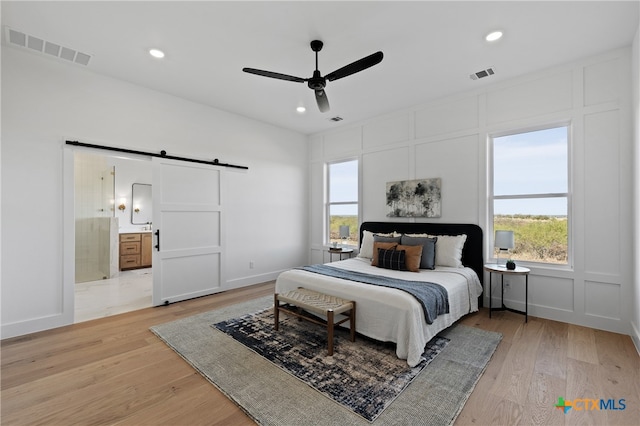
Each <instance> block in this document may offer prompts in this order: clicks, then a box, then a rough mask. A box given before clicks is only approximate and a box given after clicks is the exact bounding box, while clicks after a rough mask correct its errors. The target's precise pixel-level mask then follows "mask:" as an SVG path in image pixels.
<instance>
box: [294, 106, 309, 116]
mask: <svg viewBox="0 0 640 426" xmlns="http://www.w3.org/2000/svg"><path fill="white" fill-rule="evenodd" d="M306 110H307V109H306V108H305V107H303V106H299V107H298V108H296V111H298V112H299V113H300V114H302V113H303V112H305V111H306Z"/></svg>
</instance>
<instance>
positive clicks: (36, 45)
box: [4, 27, 91, 66]
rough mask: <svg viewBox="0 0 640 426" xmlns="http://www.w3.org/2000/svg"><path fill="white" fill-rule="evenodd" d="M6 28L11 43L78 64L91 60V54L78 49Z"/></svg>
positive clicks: (8, 41)
mask: <svg viewBox="0 0 640 426" xmlns="http://www.w3.org/2000/svg"><path fill="white" fill-rule="evenodd" d="M4 28H5V36H6V37H5V40H7V43H8V44H9V45H12V46H18V47H22V48H25V49H28V50H31V51H32V52H39V53H42V54H46V55H50V56H55V57H56V58H60V59H64V60H66V61H69V62H73V63H76V64H80V65H85V66H86V65H89V61H90V60H91V55H89V54H86V53H82V52H78V51H77V50H74V49H70V48H68V47H64V46H61V45H59V44H56V43H52V42H50V41H46V40H43V39H41V38H38V37H34V36H32V35H29V34H26V33H23V32H20V31H16V30H14V29H11V28H9V27H4Z"/></svg>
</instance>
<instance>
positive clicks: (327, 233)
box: [323, 157, 362, 248]
mask: <svg viewBox="0 0 640 426" xmlns="http://www.w3.org/2000/svg"><path fill="white" fill-rule="evenodd" d="M352 161H355V162H356V165H357V171H356V178H357V180H358V182H357V186H358V188H357V194H358V199H357V200H355V201H353V200H351V201H334V202H332V201H331V173H330V167H331V165H333V164H340V163H349V162H352ZM360 165H361V161H360V158H359V157H346V158H340V159H336V160H332V161H327V162H325V164H324V169H325V179H324V184H325V203H324V212H325V213H324V228H325V229H324V232H323V234H324V237H323V238H324V244H331V206H339V205H353V204H355V205H356V210H357V214H356V216H357V224H358V229H356V230H354V231H353V232H355V233H356V237H355V240H356V246H350V247H354V248H356V247H357V246H358V244H359V238H360V234H359V231H360V208H361V206H360V198H362V197H361V195H362V194H361V189H362V182H361V181H362V179H361V178H360Z"/></svg>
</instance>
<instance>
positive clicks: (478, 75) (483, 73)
mask: <svg viewBox="0 0 640 426" xmlns="http://www.w3.org/2000/svg"><path fill="white" fill-rule="evenodd" d="M495 73H496V71H495V68H494V67H489V68H487V69H486V70H482V71H478V72H475V73H473V74H471V75H470V76H469V77H470V78H471V80H478V79H479V78H485V77H489V76H490V75H493V74H495Z"/></svg>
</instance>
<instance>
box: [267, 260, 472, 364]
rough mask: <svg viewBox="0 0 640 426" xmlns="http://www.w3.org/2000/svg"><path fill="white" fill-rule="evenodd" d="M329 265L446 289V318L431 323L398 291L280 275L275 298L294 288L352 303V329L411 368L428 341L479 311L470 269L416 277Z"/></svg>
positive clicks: (366, 265) (351, 264)
mask: <svg viewBox="0 0 640 426" xmlns="http://www.w3.org/2000/svg"><path fill="white" fill-rule="evenodd" d="M331 266H335V267H337V268H343V269H349V270H352V271H358V272H363V273H368V274H374V275H385V276H388V277H393V278H400V279H404V280H410V281H429V282H435V283H438V284H440V285H442V286H444V287H445V288H446V289H447V292H448V294H449V313H448V314H444V315H440V316H438V318H436V320H435V321H434V322H433V324H430V325H429V324H427V323H426V321H425V319H424V312H423V310H422V305H421V304H420V302H418V301H417V300H416V299H415V298H414V297H413V296H412V295H410V294H409V293H406V292H404V291H402V290H396V289H393V288H387V287H381V286H375V285H370V284H364V283H358V282H354V281H349V280H344V279H340V278H333V277H328V276H325V275H321V274H316V273H313V272H307V271H303V270H299V269H292V270H289V271H286V272H283V273H282V274H280V276H279V277H278V279H277V281H276V290H275V291H276V293H284V292H286V291H289V290H293V289H296V288H298V287H304V288H308V289H311V290H316V291H318V292H321V293H327V294H331V295H334V296H338V297H342V298H345V299H348V300H355V301H356V330H357V331H358V332H359V333H361V334H363V335H365V336H368V337H371V338H373V339H376V340H380V341H383V342H394V343H396V355H397V356H398V358H400V359H406V360H407V364H409V366H411V367H413V366H415V365H417V364H419V363H420V360H421V359H422V353H423V351H424V347H425V345H426V344H427V342H428V341H429V340H431V338H433V337H434V336H435V335H436V334H438V333H439V332H440V331H442V330H444V329H445V328H447V327H449V326H450V325H452V324H453V323H454V322H455V321H457V320H458V319H459V318H461V317H462V316H464V315H466V314H468V313H470V312H475V311H477V310H478V296H480V294H481V293H482V285H481V284H480V280H479V279H478V276H477V275H476V273H475V272H474V271H473V270H472V269H470V268H449V267H441V266H439V267H436V269H434V270H426V269H421V270H420V272H404V271H392V270H387V269H381V268H377V267H375V266H371V265H370V261H369V260H367V259H361V258H352V259H347V260H343V261H340V262H334V263H332V264H331Z"/></svg>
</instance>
